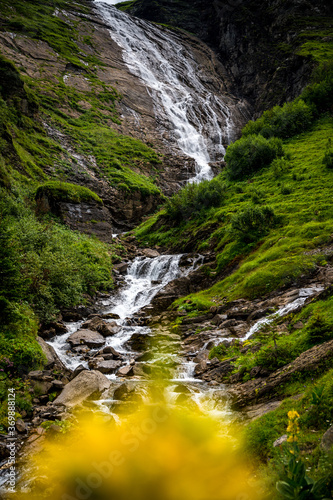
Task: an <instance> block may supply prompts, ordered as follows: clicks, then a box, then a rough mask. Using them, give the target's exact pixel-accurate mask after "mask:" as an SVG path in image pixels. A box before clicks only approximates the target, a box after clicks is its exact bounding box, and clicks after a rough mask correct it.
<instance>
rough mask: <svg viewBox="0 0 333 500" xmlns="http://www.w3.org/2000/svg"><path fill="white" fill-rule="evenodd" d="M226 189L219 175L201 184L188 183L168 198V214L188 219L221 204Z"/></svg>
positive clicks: (174, 217)
mask: <svg viewBox="0 0 333 500" xmlns="http://www.w3.org/2000/svg"><path fill="white" fill-rule="evenodd" d="M225 191H226V186H225V184H224V183H223V182H222V181H221V179H220V177H219V176H218V177H216V178H215V179H213V180H211V181H203V182H201V183H200V184H188V185H187V186H185V187H184V188H183V189H182V190H181V191H179V192H178V193H177V194H175V195H173V196H172V197H171V198H170V199H169V200H168V202H167V204H166V207H165V209H166V215H167V217H168V218H169V219H172V220H177V221H182V220H188V219H190V218H191V217H192V216H196V215H198V214H199V213H200V212H201V211H202V210H207V209H209V208H211V207H218V206H219V205H221V203H222V202H223V199H224V194H225Z"/></svg>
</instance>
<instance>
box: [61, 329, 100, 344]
mask: <svg viewBox="0 0 333 500" xmlns="http://www.w3.org/2000/svg"><path fill="white" fill-rule="evenodd" d="M67 342H68V343H69V344H71V347H75V346H79V345H81V344H84V345H86V346H88V347H92V348H97V347H102V346H103V345H104V344H105V338H104V337H103V336H102V335H101V334H100V333H98V332H93V331H92V330H78V331H77V332H75V333H72V335H70V336H69V337H68V339H67Z"/></svg>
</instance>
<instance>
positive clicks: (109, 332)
mask: <svg viewBox="0 0 333 500" xmlns="http://www.w3.org/2000/svg"><path fill="white" fill-rule="evenodd" d="M120 330H121V327H120V326H119V325H117V323H116V322H115V321H112V322H110V323H103V324H101V325H99V326H98V327H97V331H98V332H99V333H101V334H102V335H103V337H111V336H113V335H116V334H117V333H119V332H120Z"/></svg>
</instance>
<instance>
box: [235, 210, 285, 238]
mask: <svg viewBox="0 0 333 500" xmlns="http://www.w3.org/2000/svg"><path fill="white" fill-rule="evenodd" d="M275 223H276V216H275V214H274V211H273V209H272V208H270V207H267V206H265V207H254V206H253V207H252V206H249V207H248V208H247V209H246V210H244V211H243V212H240V213H237V214H236V215H234V216H233V217H232V219H231V232H232V233H233V234H234V235H235V236H236V237H237V238H239V239H241V240H243V241H245V242H252V241H256V240H257V239H258V238H260V237H261V236H263V235H264V234H266V233H267V232H268V231H269V228H271V227H273V226H274V225H275Z"/></svg>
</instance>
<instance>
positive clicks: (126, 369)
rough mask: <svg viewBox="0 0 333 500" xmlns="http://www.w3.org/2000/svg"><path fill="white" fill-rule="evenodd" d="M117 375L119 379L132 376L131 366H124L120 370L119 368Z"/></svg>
mask: <svg viewBox="0 0 333 500" xmlns="http://www.w3.org/2000/svg"><path fill="white" fill-rule="evenodd" d="M118 375H119V376H120V377H128V376H130V375H133V365H126V366H123V367H122V368H119V370H118Z"/></svg>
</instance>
